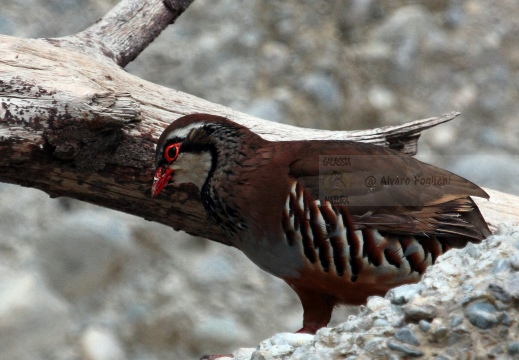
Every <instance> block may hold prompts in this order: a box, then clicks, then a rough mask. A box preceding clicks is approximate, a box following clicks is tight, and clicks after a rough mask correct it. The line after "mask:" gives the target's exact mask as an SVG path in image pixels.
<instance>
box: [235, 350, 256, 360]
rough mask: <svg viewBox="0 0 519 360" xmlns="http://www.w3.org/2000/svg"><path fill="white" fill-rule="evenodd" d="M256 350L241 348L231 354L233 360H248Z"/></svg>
mask: <svg viewBox="0 0 519 360" xmlns="http://www.w3.org/2000/svg"><path fill="white" fill-rule="evenodd" d="M255 350H256V349H254V348H241V349H238V350H236V351H234V352H233V353H232V354H233V355H234V359H235V360H250V358H251V357H252V353H254V351H255Z"/></svg>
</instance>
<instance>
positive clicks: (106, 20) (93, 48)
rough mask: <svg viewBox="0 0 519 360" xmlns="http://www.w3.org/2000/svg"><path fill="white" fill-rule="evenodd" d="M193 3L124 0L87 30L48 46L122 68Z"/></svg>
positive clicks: (160, 0)
mask: <svg viewBox="0 0 519 360" xmlns="http://www.w3.org/2000/svg"><path fill="white" fill-rule="evenodd" d="M192 2H193V0H149V1H134V0H123V1H121V2H119V3H118V4H117V5H116V6H115V7H114V8H113V9H112V10H111V11H110V12H109V13H108V14H106V15H105V16H104V17H103V18H102V19H101V20H99V21H98V22H96V23H95V24H94V25H92V26H90V27H89V28H87V29H86V30H84V31H82V32H80V33H78V34H76V35H73V36H66V37H63V38H58V39H47V41H49V42H50V43H52V44H54V45H56V46H61V47H65V48H68V49H71V50H74V51H78V52H82V53H85V54H89V55H92V56H96V57H97V58H98V59H103V58H105V59H110V60H113V61H114V62H115V63H116V64H117V65H119V66H121V67H125V66H126V65H128V63H130V62H131V61H132V60H134V59H135V58H136V57H137V56H138V55H139V54H140V53H141V51H143V50H144V49H145V48H146V47H147V46H148V45H149V44H150V43H151V42H152V41H153V40H155V38H156V37H157V36H159V34H160V33H161V32H162V30H164V29H165V28H166V27H167V26H168V25H169V24H172V23H173V22H175V20H176V19H177V18H178V17H179V16H180V15H181V14H182V13H183V12H184V11H185V10H186V9H187V7H188V6H189V5H191V3H192Z"/></svg>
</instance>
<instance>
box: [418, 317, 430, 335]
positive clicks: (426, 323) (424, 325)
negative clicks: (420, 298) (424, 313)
mask: <svg viewBox="0 0 519 360" xmlns="http://www.w3.org/2000/svg"><path fill="white" fill-rule="evenodd" d="M418 326H419V327H420V330H422V331H423V332H428V331H429V330H430V329H431V327H432V325H431V323H430V322H429V321H427V320H420V322H419V323H418Z"/></svg>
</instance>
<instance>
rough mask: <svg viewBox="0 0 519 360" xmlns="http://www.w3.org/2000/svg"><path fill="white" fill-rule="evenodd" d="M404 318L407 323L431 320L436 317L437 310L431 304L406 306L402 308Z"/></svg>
mask: <svg viewBox="0 0 519 360" xmlns="http://www.w3.org/2000/svg"><path fill="white" fill-rule="evenodd" d="M402 310H403V311H404V314H405V318H406V320H408V321H420V320H429V321H430V320H432V319H434V318H435V317H436V314H437V310H436V307H435V306H434V305H432V304H427V303H423V304H414V303H410V304H406V305H404V306H402Z"/></svg>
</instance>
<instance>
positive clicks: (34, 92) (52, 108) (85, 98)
mask: <svg viewBox="0 0 519 360" xmlns="http://www.w3.org/2000/svg"><path fill="white" fill-rule="evenodd" d="M190 2H191V1H181V0H177V1H173V0H170V1H168V4H169V7H166V6H164V5H163V3H162V1H159V0H152V1H146V2H142V1H140V0H127V1H122V2H121V3H120V4H119V5H118V6H117V7H116V8H114V10H112V11H111V12H110V13H109V14H107V16H105V17H104V18H103V19H102V20H101V21H100V22H98V23H96V24H95V25H93V26H92V27H90V28H89V29H87V30H85V31H84V32H81V33H79V34H77V35H74V36H69V37H66V38H61V39H50V40H49V39H20V38H13V37H8V36H0V151H1V152H2V157H1V158H0V181H2V182H9V183H15V184H20V185H23V186H29V187H35V188H38V189H41V190H43V191H45V192H46V193H48V194H49V195H50V196H52V197H58V196H67V197H71V198H76V199H80V200H84V201H87V202H90V203H94V204H97V205H101V206H105V207H109V208H112V209H115V210H120V211H124V212H127V213H130V214H134V215H137V216H140V217H143V218H146V219H149V220H152V221H157V222H160V223H163V224H166V225H169V226H171V227H173V228H174V229H176V230H184V231H186V232H188V233H190V234H193V235H198V236H203V237H207V238H210V239H213V240H216V241H219V242H222V243H224V244H225V243H227V240H226V238H225V236H224V234H223V233H222V232H221V231H220V229H219V228H218V227H217V226H213V225H210V224H212V223H211V222H208V221H206V214H205V212H204V210H203V208H202V205H201V204H200V201H199V194H198V191H196V188H194V187H191V186H189V185H188V186H184V187H182V188H181V189H180V190H178V191H175V192H174V193H173V192H172V191H165V192H164V193H165V194H166V196H161V197H159V198H158V199H153V200H152V199H151V198H150V196H149V195H150V185H151V179H152V171H153V169H152V167H153V154H154V146H155V145H154V144H155V142H156V140H157V138H158V136H159V135H160V133H161V132H162V130H163V128H164V127H166V126H167V125H168V124H169V123H170V122H171V121H174V120H175V119H176V118H178V117H180V116H183V115H187V114H190V113H195V112H205V113H212V114H216V115H222V116H226V117H228V118H230V119H232V120H234V121H236V122H239V123H242V124H244V125H246V126H248V127H250V128H251V129H252V130H253V131H255V132H257V133H258V134H260V135H261V136H263V137H264V138H266V139H268V140H295V139H349V140H356V141H365V142H370V143H375V144H379V145H383V146H389V147H391V148H394V149H397V150H400V151H404V152H406V153H411V154H414V153H415V152H416V143H417V139H418V137H419V134H420V131H422V130H424V129H427V128H429V127H432V126H435V125H437V124H440V123H442V122H446V121H449V120H451V119H453V118H454V117H456V116H457V115H458V113H450V114H446V115H444V116H441V117H436V118H430V119H425V120H419V121H415V122H412V123H408V124H405V125H401V126H394V127H385V128H379V129H373V130H367V131H334V132H331V131H323V130H312V129H302V128H296V127H292V126H288V125H282V124H277V123H272V122H268V121H263V120H260V119H257V118H253V117H251V116H248V115H245V114H242V113H239V112H236V111H233V110H231V109H229V108H226V107H223V106H220V105H217V104H213V103H210V102H208V101H205V100H202V99H199V98H196V97H194V96H192V95H189V94H185V93H182V92H179V91H175V90H172V89H168V88H165V87H162V86H159V85H156V84H152V83H149V82H147V81H144V80H142V79H139V78H137V77H135V76H132V75H130V74H128V73H126V72H125V71H124V70H122V68H121V67H120V66H124V65H126V64H127V63H128V62H129V61H131V60H132V59H133V58H135V57H136V56H137V55H138V54H139V53H140V51H142V49H144V47H146V45H147V44H149V43H150V42H151V41H152V40H153V39H154V38H155V36H157V35H158V33H160V31H161V30H162V29H163V28H165V26H167V24H169V23H170V22H171V21H173V20H174V19H175V18H176V16H178V15H179V14H180V13H181V12H182V11H183V10H185V8H186V7H187V6H188V5H189V3H190ZM172 9H173V10H172ZM122 20H124V21H122ZM130 33H131V35H132V36H131V37H130ZM85 44H86V45H88V46H86V47H84V46H83V45H85ZM481 204H482V210H483V212H485V208H486V207H487V205H485V203H481ZM514 216H517V212H515V213H514ZM496 220H497V219H496ZM491 222H492V221H491ZM201 223H203V224H204V226H203V227H201V226H200V224H201ZM208 224H209V225H208Z"/></svg>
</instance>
